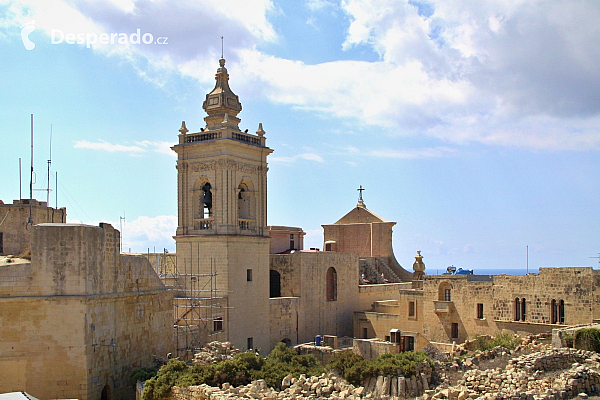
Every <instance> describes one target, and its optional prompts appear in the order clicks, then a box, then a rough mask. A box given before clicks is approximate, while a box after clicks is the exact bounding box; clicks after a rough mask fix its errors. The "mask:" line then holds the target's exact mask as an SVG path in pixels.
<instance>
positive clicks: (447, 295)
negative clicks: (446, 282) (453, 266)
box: [444, 289, 452, 301]
mask: <svg viewBox="0 0 600 400" xmlns="http://www.w3.org/2000/svg"><path fill="white" fill-rule="evenodd" d="M444 300H446V301H452V290H451V289H446V290H445V291H444Z"/></svg>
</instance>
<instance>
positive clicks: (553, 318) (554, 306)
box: [550, 299, 558, 324]
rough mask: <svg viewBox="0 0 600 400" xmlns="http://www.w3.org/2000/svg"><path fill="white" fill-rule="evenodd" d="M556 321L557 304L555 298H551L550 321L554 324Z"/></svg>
mask: <svg viewBox="0 0 600 400" xmlns="http://www.w3.org/2000/svg"><path fill="white" fill-rule="evenodd" d="M557 322H558V304H557V303H556V300H554V299H552V301H551V302H550V323H551V324H556V323H557Z"/></svg>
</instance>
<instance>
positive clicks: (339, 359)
mask: <svg viewBox="0 0 600 400" xmlns="http://www.w3.org/2000/svg"><path fill="white" fill-rule="evenodd" d="M364 360H365V358H364V357H363V356H361V355H359V354H356V353H354V352H353V351H352V350H344V351H340V352H338V353H335V354H334V355H333V356H332V357H331V358H330V359H329V362H328V363H327V369H328V370H330V371H335V372H337V373H338V374H340V375H341V376H345V374H346V371H348V370H349V369H350V368H352V367H354V366H355V365H357V364H359V363H360V362H362V361H364Z"/></svg>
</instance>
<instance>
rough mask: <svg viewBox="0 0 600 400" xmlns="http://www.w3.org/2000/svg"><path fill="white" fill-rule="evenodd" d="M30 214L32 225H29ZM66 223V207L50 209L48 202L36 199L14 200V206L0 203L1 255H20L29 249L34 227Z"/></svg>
mask: <svg viewBox="0 0 600 400" xmlns="http://www.w3.org/2000/svg"><path fill="white" fill-rule="evenodd" d="M30 212H31V223H30V224H28V223H27V220H28V219H29V215H30ZM66 221H67V209H66V208H64V207H63V208H60V209H56V208H52V207H48V206H47V203H46V202H40V201H37V200H35V199H33V200H29V199H24V200H14V201H13V204H4V203H3V202H2V201H0V237H1V238H0V255H4V254H13V255H19V254H22V253H24V252H25V251H26V250H27V249H29V248H30V245H31V232H32V231H33V225H37V224H41V223H65V222H66Z"/></svg>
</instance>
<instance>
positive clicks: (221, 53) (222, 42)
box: [221, 36, 223, 58]
mask: <svg viewBox="0 0 600 400" xmlns="http://www.w3.org/2000/svg"><path fill="white" fill-rule="evenodd" d="M221 58H223V36H221Z"/></svg>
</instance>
